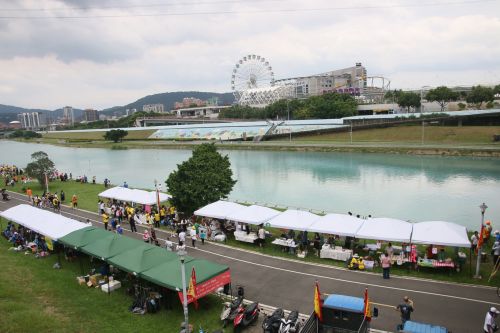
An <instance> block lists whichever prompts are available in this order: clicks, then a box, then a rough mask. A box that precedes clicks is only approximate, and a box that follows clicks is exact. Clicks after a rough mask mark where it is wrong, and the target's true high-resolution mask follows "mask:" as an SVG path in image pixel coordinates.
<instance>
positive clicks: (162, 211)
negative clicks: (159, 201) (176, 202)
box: [160, 206, 167, 225]
mask: <svg viewBox="0 0 500 333" xmlns="http://www.w3.org/2000/svg"><path fill="white" fill-rule="evenodd" d="M166 216H167V210H166V209H165V206H161V209H160V223H161V224H163V225H166V222H167V221H165V218H166Z"/></svg>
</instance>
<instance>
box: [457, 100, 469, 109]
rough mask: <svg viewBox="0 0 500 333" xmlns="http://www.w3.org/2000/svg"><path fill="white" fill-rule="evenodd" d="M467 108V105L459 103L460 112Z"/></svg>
mask: <svg viewBox="0 0 500 333" xmlns="http://www.w3.org/2000/svg"><path fill="white" fill-rule="evenodd" d="M466 107H467V104H465V103H462V102H460V103H458V109H459V110H460V111H462V110H465V108H466Z"/></svg>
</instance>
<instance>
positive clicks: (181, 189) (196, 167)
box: [165, 143, 236, 216]
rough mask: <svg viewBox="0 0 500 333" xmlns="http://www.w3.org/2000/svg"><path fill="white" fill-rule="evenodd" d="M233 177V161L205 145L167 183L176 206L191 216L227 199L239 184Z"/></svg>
mask: <svg viewBox="0 0 500 333" xmlns="http://www.w3.org/2000/svg"><path fill="white" fill-rule="evenodd" d="M232 176H233V172H232V171H231V163H230V162H229V158H228V157H227V156H222V155H221V154H219V153H218V152H217V149H216V147H215V145H214V144H209V143H204V144H202V145H200V146H198V147H196V148H195V149H194V150H193V155H192V156H191V158H189V159H188V160H187V161H185V162H183V163H181V164H178V165H177V170H174V171H173V172H172V173H171V174H170V175H169V176H168V179H167V180H166V182H165V183H166V184H167V187H168V190H169V192H170V194H171V195H172V199H171V201H172V203H173V204H174V205H175V206H176V207H177V208H178V209H179V211H181V212H183V213H185V214H186V215H188V216H189V215H191V214H192V213H193V212H194V211H195V210H196V209H198V208H200V207H202V206H205V205H207V204H209V203H212V202H215V201H217V200H220V199H222V198H227V196H228V195H229V193H230V192H231V190H232V189H233V186H234V184H236V181H235V180H233V178H232Z"/></svg>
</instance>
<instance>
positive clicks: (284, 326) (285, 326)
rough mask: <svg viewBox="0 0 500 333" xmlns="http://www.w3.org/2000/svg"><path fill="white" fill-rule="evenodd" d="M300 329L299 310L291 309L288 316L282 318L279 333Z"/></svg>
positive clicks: (293, 332)
mask: <svg viewBox="0 0 500 333" xmlns="http://www.w3.org/2000/svg"><path fill="white" fill-rule="evenodd" d="M299 330H300V323H299V312H298V311H291V312H290V313H289V314H288V317H287V318H286V319H285V318H284V317H283V318H281V323H280V328H279V331H278V333H296V332H298V331H299Z"/></svg>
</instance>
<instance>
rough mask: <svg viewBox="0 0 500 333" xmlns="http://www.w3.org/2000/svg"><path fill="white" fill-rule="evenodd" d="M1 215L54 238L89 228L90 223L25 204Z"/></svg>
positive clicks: (0, 213)
mask: <svg viewBox="0 0 500 333" xmlns="http://www.w3.org/2000/svg"><path fill="white" fill-rule="evenodd" d="M0 216H1V217H3V218H5V219H7V220H9V221H12V222H15V223H17V224H19V225H22V226H24V227H26V228H28V229H30V230H33V231H34V232H36V233H38V234H41V235H44V236H47V237H50V238H51V239H53V240H58V239H59V238H61V237H63V236H65V235H67V234H69V233H71V232H73V231H77V230H80V229H84V228H89V225H88V224H85V223H82V222H78V221H76V220H73V219H70V218H67V217H64V216H62V215H61V214H56V213H52V212H50V211H48V210H43V209H40V208H36V207H33V206H30V205H25V204H21V205H17V206H15V207H12V208H9V209H7V210H5V211H3V212H0Z"/></svg>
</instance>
